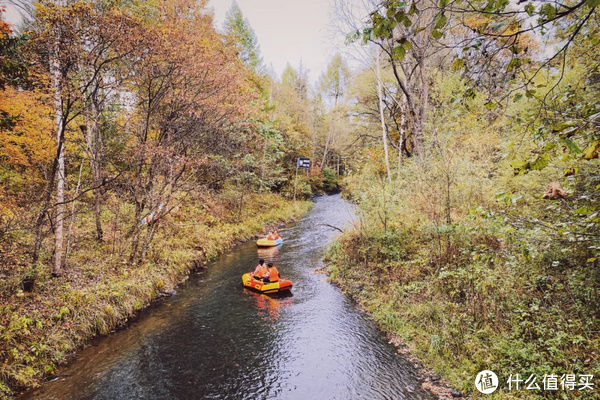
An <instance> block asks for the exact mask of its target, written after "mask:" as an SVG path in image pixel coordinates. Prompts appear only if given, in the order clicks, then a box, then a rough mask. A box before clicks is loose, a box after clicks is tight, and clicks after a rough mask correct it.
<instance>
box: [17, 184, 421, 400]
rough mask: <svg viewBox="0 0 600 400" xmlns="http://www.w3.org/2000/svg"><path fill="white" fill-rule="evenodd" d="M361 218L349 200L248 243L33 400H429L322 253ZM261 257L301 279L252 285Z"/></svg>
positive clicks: (83, 355)
mask: <svg viewBox="0 0 600 400" xmlns="http://www.w3.org/2000/svg"><path fill="white" fill-rule="evenodd" d="M353 219H354V215H353V207H352V206H351V205H350V204H349V203H348V202H346V201H344V200H343V199H342V198H341V197H340V196H339V195H335V196H324V197H319V198H317V199H316V200H315V206H314V208H313V210H312V211H311V212H310V213H309V214H308V215H307V216H306V217H305V218H304V219H302V220H301V221H300V222H298V223H297V224H295V225H293V226H291V227H289V228H288V229H286V230H285V231H282V232H281V234H282V236H283V237H284V243H283V245H282V246H280V248H279V249H276V248H274V249H270V250H260V249H257V248H256V246H255V244H254V243H246V244H244V245H240V246H238V247H236V248H234V249H232V251H231V252H230V253H228V254H226V255H223V256H221V257H220V258H218V259H217V260H216V261H215V262H214V263H213V264H212V265H210V266H209V268H208V269H207V270H206V271H202V272H201V273H198V274H194V275H193V276H192V277H191V278H190V280H189V282H188V283H187V284H185V285H184V286H183V287H181V288H180V289H179V291H178V293H177V294H176V295H175V296H173V297H171V298H169V299H167V300H166V301H164V302H162V303H161V304H159V305H158V306H155V307H153V308H151V309H150V310H147V311H146V312H144V313H143V315H142V316H141V317H140V318H139V319H137V320H136V321H134V322H133V323H131V324H130V325H129V327H127V328H126V329H123V330H121V331H118V332H116V333H114V334H112V335H110V336H108V337H104V338H100V339H97V340H95V341H94V342H93V343H92V345H91V346H89V347H87V348H86V349H84V350H82V351H81V352H80V353H79V354H78V355H77V357H76V358H75V360H74V361H73V362H72V363H71V364H70V365H69V366H68V367H65V368H63V369H62V370H61V371H60V374H61V375H60V376H61V377H60V378H59V379H56V380H54V381H51V382H48V383H46V384H44V385H43V386H42V387H41V388H40V389H38V390H36V391H34V392H30V393H27V394H26V395H24V396H23V397H22V399H40V400H42V399H60V400H67V399H68V400H82V399H90V400H91V399H106V400H119V399H127V400H129V399H299V400H304V399H306V400H309V399H319V400H325V399H340V400H351V399H365V400H367V399H368V400H376V399H410V400H412V399H430V398H432V397H431V395H430V394H429V393H428V392H425V391H424V390H422V389H421V381H420V379H419V377H418V375H417V373H416V371H415V370H414V369H413V367H412V365H411V363H410V362H408V361H407V360H406V359H405V358H404V356H403V355H401V354H398V353H397V352H396V349H395V348H394V346H392V345H390V344H388V342H387V340H386V339H385V336H384V335H383V334H382V333H381V332H380V331H378V329H377V328H376V327H375V326H374V324H373V323H372V322H371V321H369V320H368V319H367V318H366V317H365V316H364V315H363V314H362V313H361V312H360V311H359V310H358V309H357V308H356V306H355V305H354V304H353V303H352V301H351V300H349V299H348V298H347V297H346V296H345V295H344V294H343V293H342V292H341V291H340V290H339V289H338V288H336V287H335V286H333V285H331V284H330V283H328V282H327V279H326V276H325V275H323V274H318V273H315V272H314V271H315V269H316V268H319V267H321V266H322V261H321V258H322V256H323V251H324V250H325V248H326V246H327V244H328V243H330V241H331V240H332V239H333V237H334V236H335V235H336V234H338V233H339V232H337V231H336V230H334V229H332V228H330V227H328V226H327V225H325V224H329V225H332V226H336V227H344V226H348V225H349V224H351V222H352V220H353ZM259 256H261V257H263V258H265V259H267V260H273V261H274V262H275V264H276V265H277V266H278V267H279V271H280V274H281V275H282V276H284V277H286V278H289V279H291V280H292V281H293V282H294V287H293V290H292V295H291V296H288V297H280V298H272V297H268V296H266V295H263V294H257V293H254V292H250V291H248V290H247V289H243V288H242V286H241V279H240V277H241V275H242V273H244V272H247V271H249V270H251V269H252V268H254V266H255V265H256V261H257V258H258V257H259Z"/></svg>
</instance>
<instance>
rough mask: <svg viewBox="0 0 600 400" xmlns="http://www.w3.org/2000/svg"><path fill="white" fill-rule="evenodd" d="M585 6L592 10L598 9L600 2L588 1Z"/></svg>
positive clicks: (598, 0)
mask: <svg viewBox="0 0 600 400" xmlns="http://www.w3.org/2000/svg"><path fill="white" fill-rule="evenodd" d="M585 4H587V6H588V7H590V8H594V7H598V6H599V5H600V0H588V1H587V2H586V3H585Z"/></svg>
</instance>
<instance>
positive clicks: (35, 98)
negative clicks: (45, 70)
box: [0, 87, 54, 167]
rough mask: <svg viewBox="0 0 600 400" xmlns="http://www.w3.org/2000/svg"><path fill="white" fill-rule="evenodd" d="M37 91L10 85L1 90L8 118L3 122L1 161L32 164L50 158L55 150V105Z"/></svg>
mask: <svg viewBox="0 0 600 400" xmlns="http://www.w3.org/2000/svg"><path fill="white" fill-rule="evenodd" d="M45 100H46V99H45V98H44V96H43V95H42V94H40V93H37V92H30V91H19V90H17V89H14V88H10V87H7V88H6V89H5V90H3V91H0V112H2V114H4V116H5V117H6V118H7V120H8V121H10V122H9V123H7V124H3V125H7V126H3V125H0V154H2V156H3V160H2V163H3V164H5V165H6V164H7V165H12V166H20V167H31V166H38V165H40V164H44V163H46V162H49V161H50V160H51V159H52V155H53V153H54V139H53V119H52V109H51V107H50V106H49V105H48V104H45V103H44V101H45Z"/></svg>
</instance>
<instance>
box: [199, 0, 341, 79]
mask: <svg viewBox="0 0 600 400" xmlns="http://www.w3.org/2000/svg"><path fill="white" fill-rule="evenodd" d="M232 1H233V0H209V7H213V9H214V12H215V25H216V26H217V28H219V29H221V28H222V27H223V21H224V19H225V14H226V12H227V10H229V8H230V7H231V3H232ZM237 2H238V5H239V6H240V8H241V9H242V13H243V14H244V16H245V17H246V19H247V20H248V21H249V22H250V25H251V26H252V28H253V29H254V31H255V32H256V36H257V37H258V42H259V44H260V50H261V54H262V56H263V59H264V62H265V64H266V65H267V67H269V66H271V67H272V68H273V70H274V72H275V73H276V74H277V75H278V76H280V75H281V72H282V71H283V69H284V68H285V66H286V64H287V63H290V64H291V65H292V66H293V67H294V68H297V67H298V65H299V64H300V62H302V64H303V66H304V67H305V68H307V69H308V70H309V77H310V80H311V81H312V82H315V81H316V80H317V79H318V77H319V75H320V74H321V72H322V71H323V70H325V68H326V67H327V62H328V60H329V58H330V57H331V56H332V55H333V54H334V53H335V52H336V48H337V47H339V46H343V42H341V40H336V41H334V43H332V38H333V36H334V34H333V33H334V31H335V29H333V28H332V27H331V25H330V17H331V16H332V12H333V3H334V1H333V0H237ZM335 42H337V43H335Z"/></svg>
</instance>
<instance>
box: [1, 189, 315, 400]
mask: <svg viewBox="0 0 600 400" xmlns="http://www.w3.org/2000/svg"><path fill="white" fill-rule="evenodd" d="M218 200H223V199H211V201H210V202H208V203H198V202H192V201H187V202H185V203H183V204H182V205H180V207H179V208H178V209H177V210H176V211H175V212H173V213H172V214H170V215H169V216H168V217H166V218H165V219H164V220H161V222H160V224H161V225H160V227H159V228H158V229H157V231H156V236H155V238H154V241H153V243H152V246H151V248H150V251H149V252H148V255H147V257H146V258H145V260H144V262H143V263H141V264H140V265H139V266H135V265H129V264H127V262H126V261H125V260H126V259H127V251H126V249H127V246H126V245H125V244H124V243H118V241H117V243H115V241H114V240H113V241H111V242H109V241H107V242H106V243H103V244H93V242H91V241H90V242H86V243H81V244H79V245H78V246H77V247H76V248H75V249H74V250H73V254H72V255H71V256H70V262H69V266H67V268H66V270H65V274H64V276H63V277H61V278H56V279H52V278H50V273H49V270H47V269H44V268H43V269H42V270H41V271H39V272H38V276H37V281H36V285H35V288H34V290H33V292H31V293H23V292H21V291H19V292H17V293H15V294H12V295H9V296H8V295H7V296H4V298H2V303H1V305H0V360H1V362H2V366H1V367H0V398H10V397H11V396H12V395H14V391H15V390H20V389H26V388H31V387H35V386H37V385H38V384H39V383H40V381H41V380H42V379H43V377H44V376H48V375H52V374H53V373H54V372H55V371H56V368H57V366H58V365H59V364H60V363H61V362H64V361H65V360H66V358H67V356H68V355H69V354H71V353H73V352H74V351H75V350H77V349H78V348H79V347H81V346H82V345H83V344H84V343H85V342H86V341H88V340H89V339H91V338H92V337H94V336H97V335H105V334H108V333H110V332H111V331H113V330H114V329H116V328H117V327H118V326H120V325H122V324H124V323H125V322H126V321H127V320H128V319H130V318H131V317H133V316H135V314H136V312H138V311H139V310H141V309H143V308H145V307H147V306H148V305H150V303H151V301H153V300H154V299H156V298H158V297H160V296H161V295H163V294H164V293H167V292H169V291H170V290H172V289H173V288H174V287H175V286H177V285H178V284H180V283H182V282H183V281H185V280H186V279H187V277H188V275H189V273H190V271H191V270H192V269H193V268H195V267H198V266H201V265H203V264H205V263H207V262H208V261H210V260H212V259H214V258H215V257H216V256H217V255H218V254H220V253H222V252H224V251H225V250H227V249H228V248H230V247H231V246H233V245H235V244H237V243H240V242H242V241H246V240H248V239H251V238H253V237H254V235H256V234H257V233H259V232H261V231H262V230H263V229H265V228H266V227H273V226H277V225H280V224H281V223H284V222H289V221H292V220H295V219H297V218H299V217H300V216H301V215H302V214H304V213H305V212H306V211H308V210H309V209H310V207H311V206H312V203H311V202H309V201H301V202H296V203H293V202H292V201H289V200H285V199H284V198H283V197H281V196H277V195H274V194H260V195H258V194H250V195H248V196H247V197H246V200H245V203H244V204H245V205H244V206H243V207H242V208H241V209H240V208H239V207H238V205H237V204H234V203H232V204H228V203H227V202H226V201H218ZM208 204H210V206H209V205H208ZM107 234H108V235H110V234H111V232H110V231H109V232H107Z"/></svg>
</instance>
